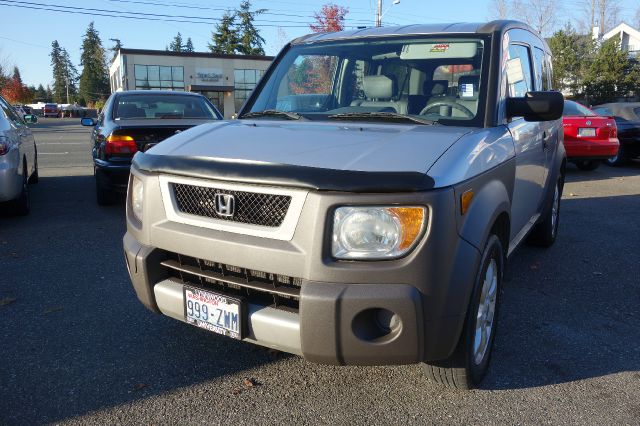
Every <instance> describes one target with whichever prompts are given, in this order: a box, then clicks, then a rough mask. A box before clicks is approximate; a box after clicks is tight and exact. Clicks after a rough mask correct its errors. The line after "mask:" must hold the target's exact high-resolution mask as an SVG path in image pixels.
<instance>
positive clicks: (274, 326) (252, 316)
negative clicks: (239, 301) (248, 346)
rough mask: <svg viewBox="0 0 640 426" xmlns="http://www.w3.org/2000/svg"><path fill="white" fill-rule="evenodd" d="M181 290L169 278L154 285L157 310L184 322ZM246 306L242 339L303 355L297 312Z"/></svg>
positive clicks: (179, 285)
mask: <svg viewBox="0 0 640 426" xmlns="http://www.w3.org/2000/svg"><path fill="white" fill-rule="evenodd" d="M182 289H183V285H182V284H181V283H179V282H176V281H173V280H171V279H167V280H163V281H160V282H159V283H157V284H155V285H154V286H153V292H154V295H155V298H156V303H157V305H158V308H159V309H160V312H162V313H163V314H164V315H167V316H169V317H171V318H175V319H177V320H180V321H184V299H183V297H184V296H183V292H182ZM246 306H247V311H248V312H247V332H248V335H247V337H246V338H245V339H243V340H246V341H249V342H252V343H257V344H259V345H262V346H267V347H269V348H273V349H277V350H279V351H284V352H290V353H293V354H296V355H302V351H301V349H300V348H301V345H300V322H299V320H298V315H297V314H295V313H292V312H286V311H282V310H280V309H273V308H269V307H263V306H257V305H252V304H247V305H246Z"/></svg>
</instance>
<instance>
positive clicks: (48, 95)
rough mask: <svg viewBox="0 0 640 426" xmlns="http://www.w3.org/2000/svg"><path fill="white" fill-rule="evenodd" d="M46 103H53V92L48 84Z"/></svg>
mask: <svg viewBox="0 0 640 426" xmlns="http://www.w3.org/2000/svg"><path fill="white" fill-rule="evenodd" d="M44 101H45V102H53V91H52V90H51V87H50V86H49V85H48V84H47V89H46V96H45V100H44Z"/></svg>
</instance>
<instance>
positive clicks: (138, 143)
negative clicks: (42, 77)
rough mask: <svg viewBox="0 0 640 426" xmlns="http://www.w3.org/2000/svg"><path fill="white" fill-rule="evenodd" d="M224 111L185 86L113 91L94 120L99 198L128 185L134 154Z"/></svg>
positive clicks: (110, 198)
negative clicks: (182, 88)
mask: <svg viewBox="0 0 640 426" xmlns="http://www.w3.org/2000/svg"><path fill="white" fill-rule="evenodd" d="M221 119H222V115H221V114H220V112H219V111H218V110H217V109H216V107H215V106H213V104H212V103H211V102H210V101H209V100H208V99H207V98H205V97H204V96H202V95H199V94H196V93H188V92H170V91H160V90H158V91H150V90H140V91H129V92H117V93H114V94H112V95H111V96H110V97H109V99H108V100H107V102H106V104H105V106H104V108H103V109H102V112H101V113H100V114H99V116H98V119H97V121H96V120H95V119H92V118H83V119H82V125H83V126H92V127H93V132H92V133H91V142H92V146H93V151H92V153H93V164H94V168H93V169H94V174H95V178H96V195H97V200H98V204H100V205H107V204H112V203H113V202H115V201H116V200H117V194H118V193H124V192H126V190H127V182H128V179H129V167H130V165H131V159H132V158H133V155H134V154H135V153H136V152H138V151H143V152H144V151H146V150H148V149H149V148H151V147H152V146H154V145H156V144H158V143H159V142H161V141H163V140H164V139H167V138H168V137H170V136H173V135H174V134H176V133H180V132H181V131H183V130H186V129H188V128H190V127H193V126H197V125H199V124H202V123H206V122H210V121H215V120H221Z"/></svg>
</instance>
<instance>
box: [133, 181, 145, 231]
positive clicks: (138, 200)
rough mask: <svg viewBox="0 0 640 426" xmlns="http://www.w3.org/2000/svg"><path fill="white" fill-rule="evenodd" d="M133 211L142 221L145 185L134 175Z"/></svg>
mask: <svg viewBox="0 0 640 426" xmlns="http://www.w3.org/2000/svg"><path fill="white" fill-rule="evenodd" d="M130 190H131V211H132V212H133V215H134V216H135V217H136V219H138V220H139V221H140V222H142V201H143V199H144V185H143V184H142V181H141V180H140V179H138V178H137V177H135V176H133V179H132V180H131V188H130Z"/></svg>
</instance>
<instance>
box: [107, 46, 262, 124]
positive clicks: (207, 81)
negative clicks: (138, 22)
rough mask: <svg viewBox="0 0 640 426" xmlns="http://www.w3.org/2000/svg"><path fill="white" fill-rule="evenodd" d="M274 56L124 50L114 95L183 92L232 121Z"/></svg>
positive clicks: (116, 66)
mask: <svg viewBox="0 0 640 426" xmlns="http://www.w3.org/2000/svg"><path fill="white" fill-rule="evenodd" d="M272 60H273V57H271V56H251V55H220V54H214V53H204V52H193V53H186V52H169V51H164V50H143V49H120V51H119V52H118V55H117V56H116V57H115V59H114V60H113V62H112V63H111V67H110V68H109V77H110V82H111V92H117V91H122V90H145V89H146V90H150V89H162V90H179V91H189V92H196V93H202V94H203V95H204V96H206V97H207V98H209V99H211V101H212V102H213V104H214V105H215V106H216V107H217V108H218V109H219V110H220V112H221V113H222V114H224V116H225V118H231V117H232V116H233V114H235V113H236V112H237V111H238V110H239V109H240V107H241V106H242V104H243V103H244V101H245V100H246V99H247V97H248V96H249V94H250V93H251V91H252V90H253V89H254V88H255V87H256V84H257V82H258V80H259V79H260V77H262V74H264V71H265V70H266V69H267V68H268V67H269V64H270V63H271V61H272Z"/></svg>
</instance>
